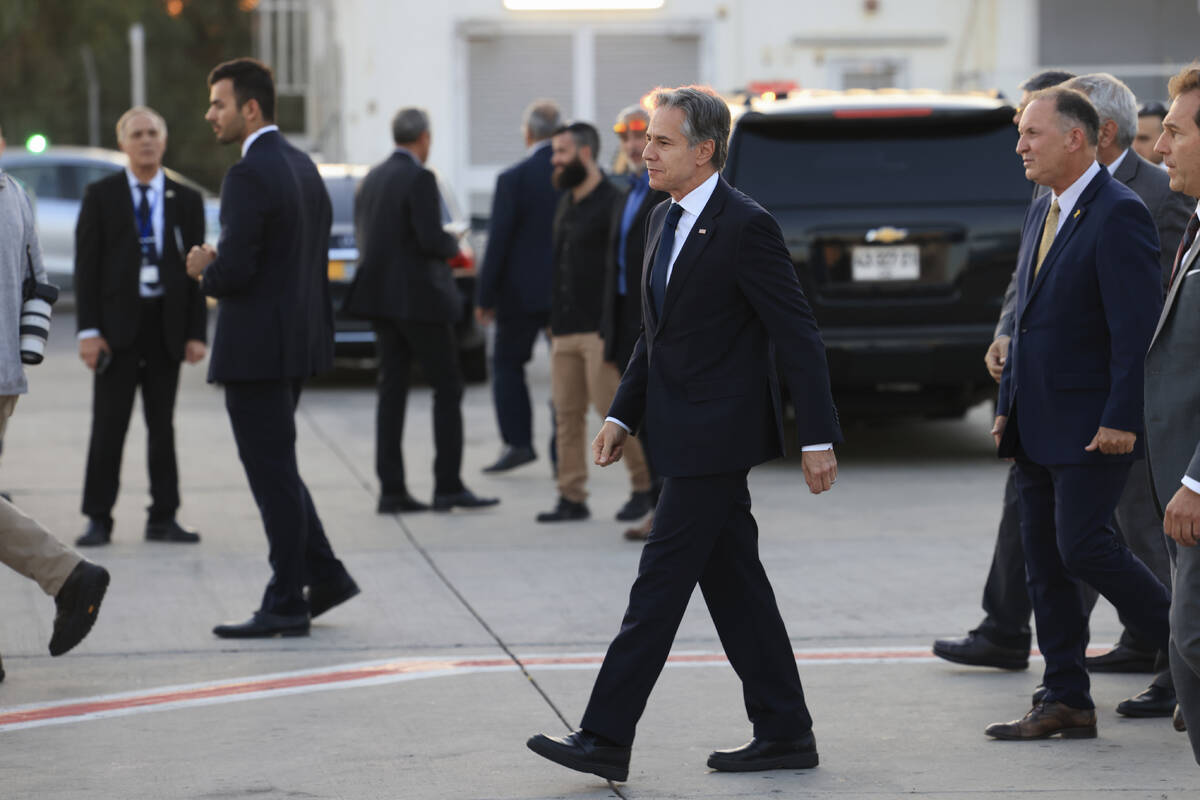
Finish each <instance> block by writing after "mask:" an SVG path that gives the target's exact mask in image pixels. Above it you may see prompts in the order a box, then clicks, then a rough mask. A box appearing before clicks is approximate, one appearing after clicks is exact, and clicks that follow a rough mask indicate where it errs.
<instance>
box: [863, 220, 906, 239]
mask: <svg viewBox="0 0 1200 800" xmlns="http://www.w3.org/2000/svg"><path fill="white" fill-rule="evenodd" d="M907 238H908V231H906V230H905V229H904V228H892V227H888V226H886V225H885V226H884V227H882V228H875V229H874V230H869V231H867V241H868V242H879V243H880V244H892V243H893V242H900V241H903V240H905V239H907Z"/></svg>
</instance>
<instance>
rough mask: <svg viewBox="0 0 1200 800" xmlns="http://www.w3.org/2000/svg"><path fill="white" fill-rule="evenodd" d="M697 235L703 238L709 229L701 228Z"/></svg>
mask: <svg viewBox="0 0 1200 800" xmlns="http://www.w3.org/2000/svg"><path fill="white" fill-rule="evenodd" d="M696 233H698V234H700V235H701V236H703V235H704V234H706V233H708V228H701V229H700V230H698V231H696Z"/></svg>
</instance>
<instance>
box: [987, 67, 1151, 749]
mask: <svg viewBox="0 0 1200 800" xmlns="http://www.w3.org/2000/svg"><path fill="white" fill-rule="evenodd" d="M1099 126H1100V119H1099V115H1098V114H1097V113H1096V109H1095V108H1094V107H1093V106H1092V104H1091V102H1090V101H1089V100H1088V99H1087V97H1086V96H1085V95H1084V94H1082V93H1081V92H1078V91H1076V90H1074V89H1066V88H1062V87H1054V88H1051V89H1044V90H1042V91H1040V92H1037V93H1035V94H1034V95H1033V96H1032V98H1031V101H1030V103H1029V104H1028V105H1027V106H1026V108H1025V112H1024V114H1023V115H1022V116H1021V123H1020V139H1019V140H1018V143H1017V153H1018V154H1019V155H1020V156H1021V160H1022V162H1023V163H1024V165H1025V176H1026V177H1027V178H1029V179H1030V180H1032V181H1034V182H1035V183H1038V184H1041V185H1043V186H1048V187H1049V188H1050V193H1049V194H1047V195H1044V196H1042V197H1041V198H1039V199H1038V200H1036V201H1034V203H1033V204H1032V205H1031V206H1030V209H1029V212H1028V213H1027V214H1026V217H1025V226H1024V229H1023V231H1022V237H1021V249H1020V251H1019V253H1018V256H1017V269H1018V282H1017V305H1016V308H1017V318H1016V322H1015V326H1014V331H1013V338H1012V342H1011V345H1010V348H1009V357H1008V361H1007V363H1006V364H1005V365H1004V373H1003V376H1002V377H1001V380H1000V397H999V401H998V403H997V409H996V412H997V416H996V422H995V425H994V427H993V429H992V434H993V435H994V436H995V438H996V444H997V447H998V449H999V454H1000V456H1001V457H1004V458H1015V459H1016V465H1017V475H1016V482H1017V491H1018V495H1019V498H1020V504H1021V540H1022V544H1023V546H1024V549H1025V564H1026V571H1027V573H1028V584H1029V595H1030V599H1031V600H1032V601H1033V610H1034V615H1035V618H1036V620H1037V636H1038V647H1039V648H1040V649H1041V652H1042V655H1043V657H1044V658H1045V661H1046V669H1045V673H1044V676H1043V683H1044V685H1045V687H1046V691H1045V694H1044V696H1042V697H1041V698H1040V701H1039V702H1038V703H1037V704H1036V705H1035V706H1034V707H1033V708H1032V709H1031V710H1030V711H1029V713H1027V714H1026V715H1025V716H1024V717H1023V718H1022V719H1020V720H1015V721H1013V722H1006V723H995V724H992V725H989V726H988V728H987V731H986V732H987V734H988V735H990V736H994V737H996V738H999V739H1044V738H1046V737H1049V736H1054V735H1061V736H1063V737H1073V738H1076V737H1078V738H1084V737H1086V738H1091V737H1094V736H1095V735H1096V711H1095V705H1094V704H1093V702H1092V697H1091V694H1090V692H1089V681H1088V673H1087V670H1086V668H1085V666H1084V650H1085V648H1086V639H1087V614H1086V611H1085V609H1084V608H1083V604H1082V601H1081V599H1080V594H1079V587H1078V584H1077V581H1080V580H1082V581H1085V582H1087V583H1088V584H1090V585H1091V586H1092V587H1094V588H1095V589H1096V590H1097V591H1099V592H1100V593H1101V594H1102V595H1104V596H1105V597H1106V598H1108V600H1109V601H1110V602H1111V603H1112V604H1113V605H1114V606H1116V608H1117V611H1118V612H1120V614H1121V619H1123V620H1126V621H1127V622H1128V623H1129V624H1131V625H1133V626H1134V627H1136V629H1137V630H1139V631H1141V632H1143V634H1144V635H1146V636H1147V637H1150V638H1151V639H1152V641H1153V643H1154V645H1155V646H1156V647H1159V648H1163V649H1165V648H1166V646H1167V610H1168V607H1169V606H1170V596H1169V594H1168V592H1167V589H1166V587H1164V586H1163V585H1162V583H1161V582H1160V581H1159V580H1158V579H1157V578H1156V577H1154V574H1153V573H1152V572H1151V571H1150V570H1149V569H1148V568H1147V567H1146V565H1145V564H1143V563H1142V562H1141V561H1140V560H1138V558H1137V557H1136V556H1135V555H1133V554H1132V553H1131V552H1130V551H1129V549H1128V548H1127V547H1126V546H1125V544H1124V543H1123V542H1122V541H1121V540H1120V539H1119V538H1118V537H1117V536H1116V534H1115V532H1114V531H1113V528H1112V525H1111V521H1112V516H1113V510H1114V509H1115V508H1116V504H1117V501H1118V499H1119V498H1120V496H1121V492H1122V489H1123V488H1124V486H1125V479H1126V476H1127V475H1128V474H1129V469H1130V465H1131V464H1132V462H1133V461H1135V460H1136V459H1139V458H1141V456H1142V441H1141V438H1142V437H1141V433H1142V376H1143V368H1142V364H1143V359H1144V358H1145V355H1146V349H1147V346H1148V345H1149V343H1150V337H1151V335H1152V334H1153V333H1154V326H1155V322H1156V321H1157V319H1158V314H1159V311H1160V309H1161V308H1162V291H1161V286H1162V283H1161V281H1162V278H1161V269H1160V267H1159V264H1158V251H1159V245H1158V235H1157V233H1156V231H1155V227H1154V220H1153V219H1152V218H1151V216H1150V212H1149V211H1148V210H1147V209H1146V206H1145V204H1144V203H1142V201H1141V200H1140V199H1139V198H1138V196H1137V195H1136V194H1134V192H1133V190H1131V189H1129V188H1128V187H1126V186H1124V185H1123V184H1121V183H1120V182H1119V181H1116V180H1114V179H1113V178H1112V177H1111V176H1110V175H1109V174H1108V172H1107V171H1106V170H1104V169H1103V168H1102V167H1101V166H1100V165H1099V164H1098V163H1097V162H1096V146H1097V136H1098V130H1099Z"/></svg>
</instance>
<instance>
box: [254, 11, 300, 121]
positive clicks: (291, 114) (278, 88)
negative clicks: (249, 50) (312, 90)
mask: <svg viewBox="0 0 1200 800" xmlns="http://www.w3.org/2000/svg"><path fill="white" fill-rule="evenodd" d="M255 12H256V13H255V27H256V31H255V33H256V37H255V39H256V41H257V47H258V52H257V56H258V58H259V60H261V61H262V62H264V63H265V64H267V65H268V66H270V67H271V70H272V71H273V72H274V73H275V94H276V106H277V108H276V113H275V117H276V122H277V123H278V124H279V127H280V128H282V129H283V130H285V131H303V130H304V129H305V127H306V124H305V123H306V120H305V97H306V95H307V92H308V88H309V81H310V75H311V71H310V69H309V63H310V57H311V56H310V48H309V43H310V35H309V34H310V31H309V23H310V19H311V0H259V3H258V6H257V8H256V9H255Z"/></svg>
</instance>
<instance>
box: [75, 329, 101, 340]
mask: <svg viewBox="0 0 1200 800" xmlns="http://www.w3.org/2000/svg"><path fill="white" fill-rule="evenodd" d="M99 335H100V329H99V328H85V329H83V330H81V331H80V332H79V335H78V336H77V337H76V338H78V339H79V340H80V341H83V340H84V339H94V338H96V337H97V336H99Z"/></svg>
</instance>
